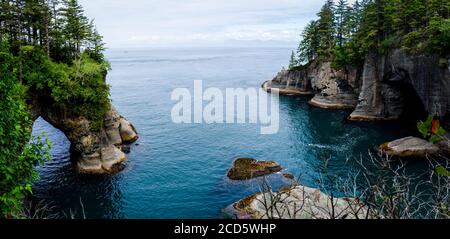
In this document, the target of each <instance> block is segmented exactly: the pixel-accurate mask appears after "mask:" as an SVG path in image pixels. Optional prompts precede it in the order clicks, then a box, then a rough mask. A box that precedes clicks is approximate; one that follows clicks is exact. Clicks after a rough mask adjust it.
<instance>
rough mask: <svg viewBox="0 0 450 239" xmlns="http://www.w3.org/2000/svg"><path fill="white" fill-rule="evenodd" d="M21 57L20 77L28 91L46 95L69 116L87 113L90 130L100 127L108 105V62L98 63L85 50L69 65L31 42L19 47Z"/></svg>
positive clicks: (85, 114)
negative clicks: (48, 55) (48, 54)
mask: <svg viewBox="0 0 450 239" xmlns="http://www.w3.org/2000/svg"><path fill="white" fill-rule="evenodd" d="M21 61H22V64H23V72H24V74H23V81H24V83H26V85H27V86H28V87H29V90H30V91H38V92H40V94H41V95H45V96H46V98H49V99H51V102H49V103H51V104H53V106H54V107H56V108H57V109H60V110H61V111H63V112H65V114H66V115H68V116H75V117H76V116H85V117H87V118H88V119H89V120H90V121H91V127H92V129H93V130H98V129H100V127H101V126H102V123H103V116H104V115H105V113H106V112H107V111H108V110H109V105H110V100H109V86H108V84H106V82H105V77H106V74H107V71H108V69H109V64H108V63H107V62H102V63H98V62H97V61H95V60H93V59H91V58H90V56H89V54H88V53H85V54H83V55H82V56H81V58H80V59H76V60H74V61H73V63H72V64H71V65H70V66H68V65H66V64H63V63H59V64H58V63H53V62H52V61H50V59H49V58H48V57H47V56H46V55H45V54H44V52H43V51H42V50H41V49H40V48H38V47H33V46H24V47H22V58H21Z"/></svg>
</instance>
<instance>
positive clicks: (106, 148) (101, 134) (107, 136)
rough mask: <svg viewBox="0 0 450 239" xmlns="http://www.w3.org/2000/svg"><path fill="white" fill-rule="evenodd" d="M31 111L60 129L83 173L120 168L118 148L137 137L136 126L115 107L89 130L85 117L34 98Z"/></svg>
mask: <svg viewBox="0 0 450 239" xmlns="http://www.w3.org/2000/svg"><path fill="white" fill-rule="evenodd" d="M31 106H32V107H31V113H32V116H33V117H34V119H36V118H38V117H39V116H40V117H42V118H43V119H45V120H46V121H47V122H49V123H50V124H51V125H53V126H54V127H55V128H57V129H59V130H61V131H62V132H63V133H64V134H65V135H66V136H67V138H68V139H69V141H70V142H71V150H72V155H73V157H72V158H73V159H74V163H75V164H76V168H77V170H78V171H79V172H82V173H95V174H101V173H113V172H115V171H118V170H120V169H121V168H122V166H123V165H122V163H123V162H124V161H125V160H126V156H125V154H124V153H123V152H122V150H121V148H122V147H123V146H124V145H126V144H130V143H133V142H134V141H136V140H137V139H138V134H137V132H136V129H135V128H134V127H133V125H132V124H131V123H129V122H128V121H127V120H126V119H125V118H124V117H122V116H121V115H120V114H119V113H118V112H117V110H116V109H115V108H114V106H111V109H110V111H109V112H108V113H107V114H106V115H105V117H104V121H103V127H102V128H101V129H100V130H92V129H91V123H90V121H89V120H88V119H86V118H85V117H82V116H80V117H68V116H66V115H64V114H63V113H62V112H60V111H58V110H55V109H53V108H51V107H48V106H46V105H42V104H40V102H39V101H38V100H36V99H35V100H33V102H32V104H31Z"/></svg>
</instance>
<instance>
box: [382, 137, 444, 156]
mask: <svg viewBox="0 0 450 239" xmlns="http://www.w3.org/2000/svg"><path fill="white" fill-rule="evenodd" d="M378 150H379V151H380V152H382V153H385V154H387V155H389V156H396V157H426V156H430V155H435V154H437V153H439V152H440V149H439V147H438V146H436V145H434V144H432V143H430V142H428V141H426V140H424V139H420V138H416V137H406V138H402V139H398V140H395V141H392V142H389V143H386V144H383V145H381V146H380V147H379V149H378Z"/></svg>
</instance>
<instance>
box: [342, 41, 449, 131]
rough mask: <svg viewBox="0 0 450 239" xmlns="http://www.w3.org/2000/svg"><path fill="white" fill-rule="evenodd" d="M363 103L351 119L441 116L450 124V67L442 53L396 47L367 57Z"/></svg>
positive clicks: (360, 98) (363, 79)
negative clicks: (414, 52) (381, 54)
mask: <svg viewBox="0 0 450 239" xmlns="http://www.w3.org/2000/svg"><path fill="white" fill-rule="evenodd" d="M361 80H362V88H361V93H360V96H359V103H358V106H357V107H356V109H355V111H354V112H353V113H352V114H351V115H350V120H357V121H365V120H396V119H400V118H402V117H404V118H406V119H408V118H409V119H416V118H420V117H423V116H424V115H426V114H433V115H438V116H440V117H441V118H442V120H443V121H444V122H445V123H446V124H447V126H449V123H450V70H449V67H448V66H442V60H440V58H439V57H438V56H428V55H411V54H408V53H407V51H406V50H395V51H393V52H392V53H390V54H387V55H386V56H376V55H371V56H368V57H367V58H366V61H365V64H364V72H363V75H362V79H361Z"/></svg>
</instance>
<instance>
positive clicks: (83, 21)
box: [63, 0, 89, 57]
mask: <svg viewBox="0 0 450 239" xmlns="http://www.w3.org/2000/svg"><path fill="white" fill-rule="evenodd" d="M64 5H65V9H64V12H63V16H64V17H65V19H64V20H65V22H66V24H65V26H64V30H63V32H64V35H65V37H66V38H67V40H68V43H69V48H71V49H72V54H73V55H74V56H75V57H79V55H80V53H81V46H82V43H83V40H84V39H85V38H86V37H87V36H88V33H89V32H88V29H89V22H88V19H87V18H86V16H84V10H83V8H82V7H81V5H80V4H79V3H78V0H68V1H67V2H65V3H64Z"/></svg>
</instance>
